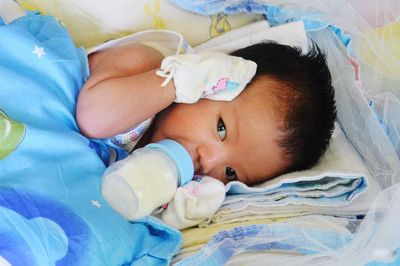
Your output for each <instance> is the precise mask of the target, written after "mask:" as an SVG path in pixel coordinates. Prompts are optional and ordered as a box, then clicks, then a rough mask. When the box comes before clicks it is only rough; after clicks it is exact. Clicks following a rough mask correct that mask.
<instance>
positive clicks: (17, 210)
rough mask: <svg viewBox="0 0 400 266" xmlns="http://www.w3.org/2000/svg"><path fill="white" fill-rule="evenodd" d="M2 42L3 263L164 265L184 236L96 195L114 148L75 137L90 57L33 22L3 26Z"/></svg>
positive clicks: (42, 19)
mask: <svg viewBox="0 0 400 266" xmlns="http://www.w3.org/2000/svg"><path fill="white" fill-rule="evenodd" d="M0 36H1V37H0V257H1V258H2V259H3V260H6V261H8V262H9V263H10V264H12V265H54V264H57V265H96V266H98V265H107V266H108V265H123V264H129V265H130V264H134V265H167V264H168V263H169V261H170V259H171V257H172V256H173V255H174V254H175V253H176V252H177V251H178V249H179V247H180V243H181V234H180V232H178V231H176V230H174V229H172V228H171V227H168V226H166V225H164V224H163V223H161V222H160V221H159V220H157V219H155V218H147V219H143V220H140V221H138V222H135V223H131V222H128V221H126V220H125V219H123V218H122V217H121V216H120V215H119V214H117V213H116V212H115V211H114V210H113V209H112V208H111V207H110V206H108V205H107V203H106V202H105V201H104V200H103V198H102V195H101V193H100V186H101V184H100V183H101V177H102V174H103V171H104V170H105V164H104V162H107V161H108V157H109V149H110V148H112V149H114V148H116V147H115V146H109V145H112V144H110V143H109V142H107V143H106V142H105V141H101V140H89V139H87V138H86V137H84V136H83V135H81V134H80V133H79V131H78V127H77V124H76V121H75V107H76V99H77V96H78V93H79V89H80V88H81V87H82V84H83V82H84V80H85V79H86V78H87V77H88V74H89V72H88V62H87V57H86V54H85V51H84V50H83V49H77V48H76V47H75V46H74V45H73V42H72V40H71V39H70V37H69V35H68V32H67V31H66V30H65V28H63V27H62V26H60V24H59V23H58V22H57V21H56V20H55V19H54V18H53V17H50V16H42V15H39V14H37V13H28V14H27V15H26V16H24V17H21V18H19V19H17V20H15V21H13V22H12V23H11V24H10V25H7V26H6V25H4V23H0ZM120 155H124V154H123V153H121V152H120ZM103 161H104V162H103Z"/></svg>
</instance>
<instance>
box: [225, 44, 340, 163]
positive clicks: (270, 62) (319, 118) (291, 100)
mask: <svg viewBox="0 0 400 266" xmlns="http://www.w3.org/2000/svg"><path fill="white" fill-rule="evenodd" d="M232 55H234V56H240V57H243V58H245V59H248V60H251V61H254V62H255V63H257V72H256V77H257V76H264V75H265V76H268V77H270V78H273V79H274V80H276V81H277V82H278V84H281V85H282V88H281V89H282V91H283V93H284V94H285V95H286V97H283V98H282V97H281V98H278V99H280V100H282V101H284V103H283V104H284V105H286V107H285V110H286V117H285V120H284V126H283V128H282V132H283V137H282V138H281V139H280V141H279V145H280V146H281V147H283V148H284V151H285V154H286V155H288V158H289V165H288V168H287V169H286V171H297V170H303V169H307V168H310V167H312V166H313V165H315V164H316V163H317V162H318V160H319V159H320V157H321V156H322V155H323V154H324V152H325V151H326V149H327V147H328V144H329V141H330V138H331V135H332V132H333V130H334V122H335V119H336V106H335V92H334V89H333V87H332V84H331V83H332V82H331V74H330V71H329V68H328V66H327V63H326V58H325V54H324V53H323V52H322V51H321V49H320V48H319V47H318V46H317V45H316V44H315V43H313V45H312V46H311V47H310V48H309V51H308V52H307V53H303V52H302V51H301V49H300V48H297V47H291V46H287V45H281V44H277V43H275V42H263V43H259V44H255V45H252V46H249V47H246V48H243V49H240V50H237V51H235V52H233V53H232ZM275 89H276V88H275ZM278 89H279V88H278Z"/></svg>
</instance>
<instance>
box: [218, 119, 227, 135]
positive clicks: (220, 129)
mask: <svg viewBox="0 0 400 266" xmlns="http://www.w3.org/2000/svg"><path fill="white" fill-rule="evenodd" d="M217 132H218V136H219V138H220V139H221V140H224V139H225V138H226V129H225V124H224V121H223V120H222V119H221V118H220V119H219V120H218V124H217Z"/></svg>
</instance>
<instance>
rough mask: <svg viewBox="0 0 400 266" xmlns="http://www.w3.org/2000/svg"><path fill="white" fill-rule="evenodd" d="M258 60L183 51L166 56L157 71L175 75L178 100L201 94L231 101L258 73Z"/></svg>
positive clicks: (168, 76)
mask: <svg viewBox="0 0 400 266" xmlns="http://www.w3.org/2000/svg"><path fill="white" fill-rule="evenodd" d="M256 69H257V65H256V63H254V62H252V61H249V60H245V59H243V58H241V57H237V56H230V55H227V54H224V53H217V52H207V53H199V54H180V55H173V56H168V57H166V58H164V60H163V61H162V63H161V70H159V71H157V74H158V75H160V76H163V77H165V78H166V80H165V81H164V83H163V84H162V85H161V86H165V85H166V84H167V83H168V82H169V81H170V80H171V79H172V78H173V79H174V84H175V94H176V98H175V102H177V103H195V102H197V101H198V100H199V99H200V98H207V99H212V100H216V101H231V100H233V99H234V98H235V97H236V96H238V95H239V94H240V92H242V90H243V89H244V88H245V87H246V85H247V83H249V82H250V81H251V79H252V78H253V76H254V75H255V73H256Z"/></svg>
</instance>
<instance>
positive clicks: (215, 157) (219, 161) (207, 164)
mask: <svg viewBox="0 0 400 266" xmlns="http://www.w3.org/2000/svg"><path fill="white" fill-rule="evenodd" d="M197 154H198V155H199V164H200V170H201V173H202V174H207V175H211V176H214V175H216V174H218V169H219V167H222V166H223V162H224V153H223V150H222V149H221V148H220V147H218V145H202V146H199V147H198V148H197ZM221 169H222V168H221Z"/></svg>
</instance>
